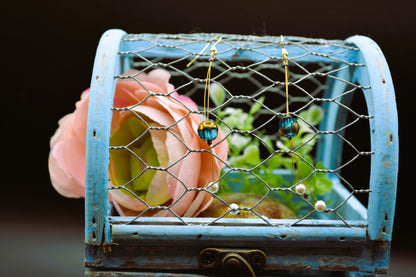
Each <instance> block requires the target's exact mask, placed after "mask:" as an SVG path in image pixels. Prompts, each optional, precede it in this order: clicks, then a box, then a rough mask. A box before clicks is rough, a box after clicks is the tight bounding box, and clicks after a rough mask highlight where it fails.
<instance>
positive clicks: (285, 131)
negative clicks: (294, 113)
mask: <svg viewBox="0 0 416 277" xmlns="http://www.w3.org/2000/svg"><path fill="white" fill-rule="evenodd" d="M279 133H280V135H282V136H283V137H285V138H287V139H292V138H294V137H296V135H297V134H298V133H299V123H298V121H297V120H296V118H294V117H291V116H286V117H283V118H282V120H280V122H279Z"/></svg>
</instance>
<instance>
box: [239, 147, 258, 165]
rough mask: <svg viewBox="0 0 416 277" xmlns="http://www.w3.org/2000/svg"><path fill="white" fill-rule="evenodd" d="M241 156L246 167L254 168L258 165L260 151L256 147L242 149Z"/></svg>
mask: <svg viewBox="0 0 416 277" xmlns="http://www.w3.org/2000/svg"><path fill="white" fill-rule="evenodd" d="M243 156H244V159H245V161H246V163H247V164H248V165H252V166H256V165H258V164H259V163H260V149H259V147H258V146H257V145H254V144H251V145H249V146H247V147H246V148H245V149H244V152H243Z"/></svg>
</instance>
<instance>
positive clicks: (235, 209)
mask: <svg viewBox="0 0 416 277" xmlns="http://www.w3.org/2000/svg"><path fill="white" fill-rule="evenodd" d="M238 208H239V207H238V205H237V204H236V203H231V204H230V214H232V215H238V214H240V211H239V210H238Z"/></svg>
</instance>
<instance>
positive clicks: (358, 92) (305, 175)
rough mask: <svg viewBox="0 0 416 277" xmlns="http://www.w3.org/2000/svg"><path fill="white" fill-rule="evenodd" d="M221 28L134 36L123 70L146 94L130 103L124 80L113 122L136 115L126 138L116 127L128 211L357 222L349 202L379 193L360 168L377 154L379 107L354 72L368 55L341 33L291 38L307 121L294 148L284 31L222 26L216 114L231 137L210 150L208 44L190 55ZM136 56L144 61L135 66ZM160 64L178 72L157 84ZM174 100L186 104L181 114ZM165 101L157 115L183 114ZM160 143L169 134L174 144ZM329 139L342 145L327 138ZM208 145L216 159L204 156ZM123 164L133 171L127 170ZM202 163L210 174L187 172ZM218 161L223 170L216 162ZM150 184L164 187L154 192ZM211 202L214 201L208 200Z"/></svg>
mask: <svg viewBox="0 0 416 277" xmlns="http://www.w3.org/2000/svg"><path fill="white" fill-rule="evenodd" d="M217 36H218V35H217V34H212V35H206V34H198V35H195V34H193V35H164V34H162V35H150V34H145V35H126V36H124V37H123V39H122V45H124V47H123V46H122V47H121V49H120V51H119V55H120V56H121V59H122V64H121V67H122V68H123V69H125V70H124V71H126V72H125V73H123V74H121V75H117V76H115V78H116V79H117V80H118V81H117V82H118V84H120V83H122V82H125V83H126V84H127V83H129V84H130V85H131V86H135V87H136V89H137V90H141V94H140V95H141V96H140V97H137V99H136V100H137V101H136V102H135V103H134V104H131V103H129V104H125V103H124V104H123V103H121V102H117V90H118V89H119V88H118V86H117V88H116V98H115V100H114V103H115V104H114V107H113V108H112V111H113V122H114V121H115V120H118V119H120V118H130V121H129V123H128V125H129V126H127V127H120V128H130V129H129V130H130V131H129V132H130V133H129V134H130V135H129V136H125V137H124V138H123V139H120V138H119V137H117V135H115V132H113V131H112V135H111V137H110V150H109V151H110V180H109V191H110V195H111V196H112V197H113V198H114V199H120V198H126V197H127V198H128V203H130V204H129V205H125V206H122V205H119V204H117V202H116V201H113V203H114V204H115V206H116V210H117V211H118V213H119V214H120V215H124V216H132V218H131V220H130V221H129V223H137V222H139V221H140V220H143V219H144V218H145V217H148V216H163V217H165V216H168V217H173V218H175V219H177V221H178V222H180V223H183V224H191V223H193V222H194V220H193V219H190V218H189V217H191V216H192V217H193V216H198V217H207V218H208V221H204V223H206V224H208V225H210V224H214V223H221V222H222V221H223V219H224V218H227V217H233V218H257V219H259V222H261V223H262V224H263V223H264V224H266V225H270V226H279V221H276V220H275V219H282V218H290V219H293V220H292V221H290V225H296V224H299V223H301V222H302V221H303V220H304V219H315V218H324V219H336V220H341V221H342V222H343V224H345V225H346V226H349V223H348V221H349V220H352V219H356V217H355V216H354V215H352V214H350V213H348V212H345V211H343V209H344V208H345V206H347V205H351V203H353V205H361V204H360V203H359V202H358V201H357V200H356V196H357V197H358V198H359V199H360V200H361V202H362V203H364V205H366V203H367V202H366V201H367V197H368V193H369V192H370V190H369V185H368V176H367V177H365V176H358V177H359V178H357V176H354V175H355V174H354V171H356V170H357V168H360V169H361V170H360V171H361V172H366V171H367V172H369V166H368V165H369V158H368V157H369V156H370V155H371V154H373V152H372V151H371V149H369V148H370V143H369V123H368V120H369V119H370V118H372V116H371V115H368V114H367V110H366V108H365V103H364V101H363V90H366V89H368V88H369V87H368V86H362V85H360V84H359V83H356V82H354V81H353V80H351V78H350V77H349V76H350V75H349V74H345V73H349V72H353V71H354V70H356V68H359V67H364V66H365V65H364V64H360V63H358V61H351V58H350V57H351V56H354V55H353V54H352V53H353V52H356V51H358V49H357V48H356V47H354V46H353V45H350V44H348V43H346V42H344V41H338V40H323V39H308V38H301V37H285V45H286V47H287V49H288V51H289V82H288V87H289V105H290V114H291V116H293V117H295V118H297V120H298V121H299V123H300V125H301V130H302V132H303V133H302V134H300V135H299V137H298V138H296V139H294V140H293V148H290V146H289V144H288V140H287V139H285V138H283V137H281V136H280V134H279V132H278V125H279V120H280V119H281V118H282V117H284V116H285V115H286V113H285V107H286V96H285V79H284V66H283V58H282V57H281V55H280V54H281V50H282V44H281V41H280V38H276V37H256V36H231V35H222V40H221V42H219V43H218V44H217V48H218V53H217V54H216V56H215V59H214V61H213V63H212V72H211V101H210V115H211V119H213V120H214V121H215V122H216V123H217V124H218V125H219V126H220V129H221V130H222V133H223V136H221V138H219V139H217V140H215V141H214V142H213V144H212V150H210V149H209V148H208V146H207V145H206V143H205V142H204V141H202V140H199V141H197V142H195V139H194V138H195V137H196V138H197V139H199V138H198V137H197V133H196V129H195V128H194V127H195V123H194V122H193V121H195V120H197V121H198V120H199V121H202V120H203V117H202V115H203V113H204V108H203V107H204V104H203V103H204V88H205V83H206V78H207V68H208V59H209V51H205V52H204V53H202V54H201V55H200V56H199V57H198V59H197V60H196V61H195V62H194V63H193V64H192V65H191V66H190V67H187V64H188V63H189V62H190V61H191V60H192V59H194V58H195V57H196V56H197V55H198V54H199V53H200V51H201V49H202V48H203V47H204V45H206V44H207V43H210V42H213V41H215V38H216V37H217ZM130 67H132V68H134V69H135V71H132V70H130V71H127V69H129V68H130ZM161 69H162V70H163V71H164V72H167V73H168V74H170V79H169V83H170V84H171V85H166V86H165V87H163V91H160V90H158V89H155V88H154V87H153V86H152V85H149V78H150V79H151V78H152V77H151V76H152V74H155V71H154V70H159V72H160V70H161ZM346 76H348V78H347V77H346ZM334 89H336V90H337V91H333V90H334ZM120 90H122V89H121V88H120ZM215 93H216V94H215ZM218 95H219V96H218ZM215 97H217V98H215ZM189 99H190V100H191V101H192V102H193V103H196V106H194V105H193V104H189ZM353 99H354V100H353ZM357 101H358V102H357ZM360 101H361V102H360ZM152 103H153V104H152ZM353 104H357V105H353ZM169 105H170V106H172V107H174V108H177V109H179V110H180V112H179V113H177V114H172V113H171V112H170V110H169V109H170V108H169V107H170V106H169ZM157 107H159V111H153V112H154V114H155V115H157V114H160V113H163V112H164V113H167V114H168V117H169V118H170V119H172V118H173V121H172V120H166V121H165V122H163V119H161V118H160V117H157V116H156V117H155V118H152V117H151V116H150V115H151V114H152V113H151V111H150V110H151V109H156V110H157ZM331 111H332V112H331ZM333 111H336V112H335V113H334V112H333ZM335 116H337V118H334V117H335ZM188 122H191V124H190V125H187V123H188ZM334 122H335V123H334ZM198 123H199V122H198ZM132 126H133V127H132ZM189 126H191V127H192V128H189ZM188 137H191V138H193V139H191V140H189V139H188ZM325 141H331V142H332V144H328V143H326V144H325V143H324V142H325ZM189 142H192V144H190V143H189ZM226 144H227V145H228V146H227V148H229V154H228V158H225V159H224V157H221V155H220V154H219V153H218V152H219V151H216V150H217V149H220V148H221V147H223V148H224V146H225V145H226ZM160 145H165V146H164V147H165V148H166V149H164V151H165V152H163V151H162V149H161V148H162V146H160ZM328 145H334V146H336V147H334V149H328ZM171 150H175V151H176V152H177V153H174V151H171ZM249 150H252V151H253V153H249ZM163 153H164V154H163ZM163 155H166V156H163ZM328 155H330V156H331V157H332V158H330V159H328V158H327V156H328ZM162 156H163V157H162ZM197 156H200V159H202V160H204V159H205V161H206V162H205V163H203V162H200V164H199V167H198V166H195V167H193V166H192V162H193V161H195V160H194V159H193V157H197ZM292 156H293V157H294V158H291V157H292ZM211 157H212V158H211ZM293 159H295V161H296V162H293ZM115 160H117V161H119V163H118V165H115V164H114V161H115ZM197 160H198V159H197ZM214 164H215V166H214ZM121 167H123V168H129V170H127V173H125V175H123V176H118V175H117V173H116V172H117V169H120V168H121ZM362 167H364V170H363V168H362ZM194 168H197V169H198V170H200V172H201V173H200V174H199V176H204V177H203V178H202V179H203V180H200V179H201V177H197V178H196V179H195V178H193V179H192V178H188V176H189V175H193V176H194V175H195V174H191V173H192V172H190V171H191V170H194ZM215 168H219V169H221V170H217V172H215ZM366 168H368V169H367V170H366ZM112 170H113V171H112ZM119 171H120V170H119ZM296 172H301V175H299V176H297V174H296ZM193 173H195V172H193ZM196 175H198V174H196ZM198 178H199V179H198ZM155 182H159V185H158V186H156V185H155ZM301 183H309V186H311V187H313V191H314V192H315V193H314V194H311V193H310V192H308V193H306V194H304V195H300V194H299V193H297V192H296V190H295V188H296V186H297V185H299V184H301ZM339 185H342V186H343V187H345V189H346V190H345V191H346V193H345V194H344V197H339V196H337V195H336V193H335V192H334V190H335V187H336V186H339ZM152 186H153V188H152ZM172 186H175V187H176V190H175V191H171V189H172ZM320 186H321V188H320ZM151 190H153V191H151ZM238 192H241V193H238ZM149 193H157V194H158V195H159V196H160V195H163V197H164V198H163V197H162V198H163V199H157V200H155V199H154V198H152V197H151V196H150V195H149ZM315 194H316V195H317V197H315V196H314V195H315ZM360 195H363V197H360ZM318 198H319V199H322V200H324V201H325V202H326V204H327V205H326V208H325V210H324V212H318V211H317V210H316V208H315V203H316V202H317V200H318ZM201 199H202V200H201ZM211 201H212V202H213V203H212V204H211V211H210V209H209V208H208V209H206V208H207V207H208V206H209V205H210V202H211ZM186 203H193V204H186ZM195 203H196V204H195ZM212 207H214V208H212ZM212 209H213V210H214V212H212ZM270 210H272V212H271V211H270ZM364 216H365V215H364Z"/></svg>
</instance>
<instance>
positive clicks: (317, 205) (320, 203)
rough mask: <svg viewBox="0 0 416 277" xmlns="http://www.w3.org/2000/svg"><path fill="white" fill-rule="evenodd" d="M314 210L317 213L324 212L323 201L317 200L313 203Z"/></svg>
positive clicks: (324, 205)
mask: <svg viewBox="0 0 416 277" xmlns="http://www.w3.org/2000/svg"><path fill="white" fill-rule="evenodd" d="M315 210H317V211H318V212H323V211H325V210H326V204H325V202H324V201H322V200H318V201H316V203H315Z"/></svg>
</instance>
